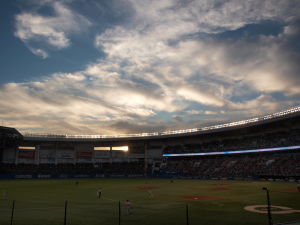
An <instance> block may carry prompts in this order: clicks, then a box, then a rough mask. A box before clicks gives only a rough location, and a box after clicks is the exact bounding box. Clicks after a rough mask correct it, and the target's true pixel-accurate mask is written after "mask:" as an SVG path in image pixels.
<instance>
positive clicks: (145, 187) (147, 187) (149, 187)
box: [137, 185, 159, 190]
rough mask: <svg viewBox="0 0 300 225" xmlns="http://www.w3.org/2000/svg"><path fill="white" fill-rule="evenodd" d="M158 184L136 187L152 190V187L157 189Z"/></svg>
mask: <svg viewBox="0 0 300 225" xmlns="http://www.w3.org/2000/svg"><path fill="white" fill-rule="evenodd" d="M158 188H159V187H158V186H148V185H147V186H138V187H137V189H139V190H153V189H158Z"/></svg>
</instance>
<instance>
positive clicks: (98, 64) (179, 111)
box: [0, 0, 300, 134]
mask: <svg viewBox="0 0 300 225" xmlns="http://www.w3.org/2000/svg"><path fill="white" fill-rule="evenodd" d="M87 2H88V1H87ZM124 2H126V3H127V7H128V8H129V9H130V10H131V12H132V13H131V15H130V16H129V17H128V18H126V22H124V23H122V22H119V23H115V24H113V25H112V26H107V27H108V28H106V29H105V30H100V31H96V32H95V33H96V34H95V39H94V45H95V47H96V48H97V49H98V50H99V51H100V52H101V53H103V54H104V56H103V57H102V58H99V59H98V60H96V61H94V62H92V63H90V64H88V65H86V67H85V68H84V69H82V70H81V71H78V72H74V73H56V74H52V75H49V76H46V77H42V78H40V79H37V80H36V81H32V82H27V83H10V84H6V85H4V86H3V87H1V88H0V96H1V98H0V115H1V116H0V119H4V120H6V121H9V123H10V125H12V126H16V127H18V128H21V129H22V130H23V131H32V130H35V131H42V132H47V131H51V132H58V133H63V132H68V133H70V132H72V133H108V134H111V133H120V132H121V133H124V132H126V133H134V132H147V131H155V130H157V131H160V130H166V129H181V128H192V127H199V126H204V125H208V124H215V123H219V122H220V123H221V122H226V121H228V120H237V119H240V118H249V117H252V116H256V115H261V114H264V113H269V112H275V111H278V110H280V109H284V108H287V107H291V106H294V105H297V104H299V96H300V88H299V87H300V78H299V72H300V66H299V60H300V54H299V49H297V48H295V43H296V42H297V41H296V40H299V37H300V32H299V21H298V20H299V15H300V2H299V1H292V0H291V1H286V0H284V1H283V0H282V1H278V0H276V1H275V0H266V1H259V0H251V1H244V2H241V1H238V0H231V1H218V0H214V1H211V0H201V1H188V0H185V1H173V0H164V1H147V0H145V1H121V2H120V3H119V4H122V5H123V6H124V5H125V4H124ZM114 4H118V3H114ZM52 6H53V9H54V12H55V15H52V16H43V15H37V14H32V13H22V14H19V15H18V16H17V17H16V21H17V31H16V36H17V37H19V38H21V39H22V40H23V41H24V42H25V43H26V44H27V45H29V46H30V49H31V51H32V52H33V53H34V54H37V55H39V56H41V57H43V58H46V57H47V56H48V53H47V51H45V50H44V49H43V48H35V47H32V46H31V45H30V44H29V43H31V41H33V40H34V41H36V40H38V41H40V40H41V41H43V42H46V43H47V44H48V45H51V46H54V47H55V48H57V49H61V48H65V47H68V46H69V45H70V38H69V36H68V35H69V34H71V33H73V32H79V31H80V30H81V29H82V27H83V26H84V25H88V24H89V21H88V20H87V19H85V18H84V17H82V16H80V15H78V14H76V16H75V14H74V13H73V12H72V11H71V10H70V9H69V8H67V7H66V5H65V4H63V3H60V2H56V1H55V2H54V3H53V4H52ZM271 22H272V23H274V24H275V25H276V28H277V30H276V31H274V30H271V31H270V32H268V33H266V32H265V30H264V27H259V26H268V23H271ZM249 25H252V27H249ZM253 27H254V28H256V30H254V31H253V30H251V29H253ZM12 102H13V103H14V104H11V103H12Z"/></svg>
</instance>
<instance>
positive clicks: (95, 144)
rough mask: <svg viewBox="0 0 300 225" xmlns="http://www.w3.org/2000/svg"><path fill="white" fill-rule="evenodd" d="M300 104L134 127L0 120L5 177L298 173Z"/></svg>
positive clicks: (0, 169) (279, 175)
mask: <svg viewBox="0 0 300 225" xmlns="http://www.w3.org/2000/svg"><path fill="white" fill-rule="evenodd" d="M299 111H300V107H296V108H292V109H289V110H285V111H282V112H278V113H274V114H270V115H266V116H263V117H257V118H252V119H247V120H242V121H236V122H230V123H226V124H221V125H214V126H210V127H204V128H193V129H187V130H178V131H166V132H154V133H142V134H129V135H114V136H108V135H56V134H51V135H49V134H47V135H44V134H43V135H41V134H24V136H22V135H21V134H20V133H19V132H18V131H17V130H15V129H13V128H6V127H1V155H0V157H1V167H0V174H1V177H3V178H7V177H36V178H37V177H39V176H42V177H45V176H49V177H110V176H124V177H127V176H144V175H147V176H154V177H155V176H160V177H194V178H207V179H211V178H221V177H222V178H231V179H235V178H239V179H241V178H273V179H293V180H299V179H300V153H299V151H300V150H299V149H300V112H299Z"/></svg>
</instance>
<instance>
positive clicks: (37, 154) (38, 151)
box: [34, 145, 40, 165]
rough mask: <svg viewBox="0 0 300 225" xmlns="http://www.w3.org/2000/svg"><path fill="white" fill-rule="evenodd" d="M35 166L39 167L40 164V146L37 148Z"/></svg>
mask: <svg viewBox="0 0 300 225" xmlns="http://www.w3.org/2000/svg"><path fill="white" fill-rule="evenodd" d="M34 155H35V164H36V165H39V164H40V146H39V145H37V146H35V154H34Z"/></svg>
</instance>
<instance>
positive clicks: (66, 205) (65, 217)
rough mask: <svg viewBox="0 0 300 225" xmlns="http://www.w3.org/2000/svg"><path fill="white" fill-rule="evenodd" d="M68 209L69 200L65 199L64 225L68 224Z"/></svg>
mask: <svg viewBox="0 0 300 225" xmlns="http://www.w3.org/2000/svg"><path fill="white" fill-rule="evenodd" d="M67 209H68V201H65V216H64V225H67Z"/></svg>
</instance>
